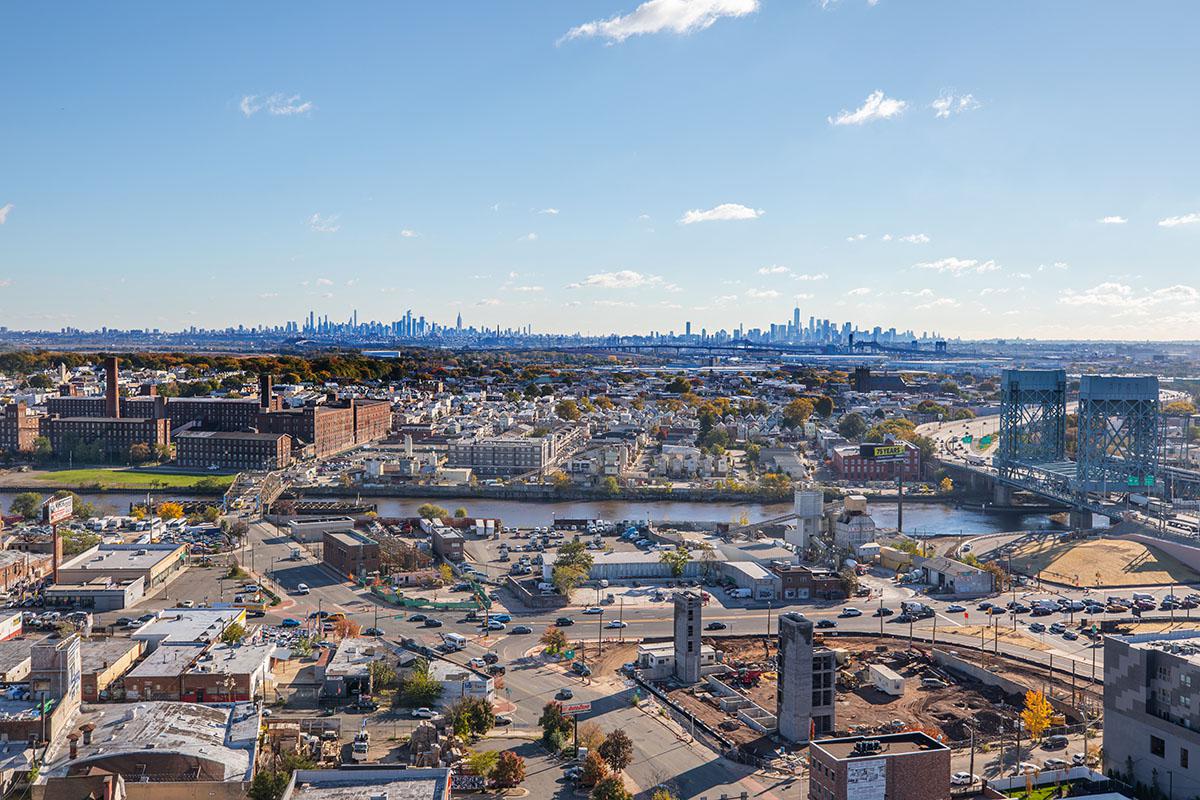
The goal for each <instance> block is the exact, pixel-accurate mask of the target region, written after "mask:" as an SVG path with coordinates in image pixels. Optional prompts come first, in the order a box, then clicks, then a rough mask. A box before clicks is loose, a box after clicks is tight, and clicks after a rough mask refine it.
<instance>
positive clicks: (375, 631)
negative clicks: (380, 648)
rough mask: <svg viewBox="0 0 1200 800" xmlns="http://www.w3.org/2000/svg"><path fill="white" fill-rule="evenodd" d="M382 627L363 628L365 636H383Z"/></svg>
mask: <svg viewBox="0 0 1200 800" xmlns="http://www.w3.org/2000/svg"><path fill="white" fill-rule="evenodd" d="M383 635H384V634H383V629H382V628H363V636H383Z"/></svg>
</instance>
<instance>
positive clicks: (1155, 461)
mask: <svg viewBox="0 0 1200 800" xmlns="http://www.w3.org/2000/svg"><path fill="white" fill-rule="evenodd" d="M1159 412H1160V409H1159V400H1158V378H1157V377H1155V376H1153V375H1149V376H1136V377H1134V376H1124V375H1084V376H1082V377H1081V378H1080V381H1079V444H1078V447H1077V449H1076V457H1075V460H1076V486H1077V488H1078V489H1079V491H1081V492H1128V491H1138V492H1153V491H1154V489H1155V483H1156V479H1157V477H1158V473H1159V443H1160V437H1161V428H1160V420H1159Z"/></svg>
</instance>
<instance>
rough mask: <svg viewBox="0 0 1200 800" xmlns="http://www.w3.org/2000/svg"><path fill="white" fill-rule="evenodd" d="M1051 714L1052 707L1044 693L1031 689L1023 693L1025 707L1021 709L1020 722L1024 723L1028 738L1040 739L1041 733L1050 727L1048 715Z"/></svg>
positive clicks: (1052, 713) (1050, 715)
mask: <svg viewBox="0 0 1200 800" xmlns="http://www.w3.org/2000/svg"><path fill="white" fill-rule="evenodd" d="M1053 715H1054V708H1053V707H1052V706H1051V705H1050V701H1049V700H1047V699H1046V695H1044V694H1042V693H1041V692H1038V691H1034V690H1032V689H1030V690H1029V691H1028V692H1026V693H1025V708H1024V710H1023V711H1021V722H1023V723H1024V724H1025V730H1027V731H1029V736H1030V738H1032V739H1033V740H1034V741H1038V740H1040V739H1041V738H1042V734H1043V733H1045V732H1046V729H1047V728H1049V727H1050V717H1052V716H1053Z"/></svg>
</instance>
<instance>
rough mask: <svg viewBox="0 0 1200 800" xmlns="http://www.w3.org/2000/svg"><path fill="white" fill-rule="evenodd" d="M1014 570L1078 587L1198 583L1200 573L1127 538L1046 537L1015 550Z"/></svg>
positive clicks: (1013, 558)
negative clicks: (1039, 575)
mask: <svg viewBox="0 0 1200 800" xmlns="http://www.w3.org/2000/svg"><path fill="white" fill-rule="evenodd" d="M1012 563H1013V569H1014V570H1016V571H1019V572H1023V573H1025V574H1026V575H1034V574H1037V573H1039V572H1040V573H1041V575H1042V577H1043V578H1045V579H1047V580H1053V581H1059V582H1064V583H1070V584H1073V585H1076V586H1094V585H1097V584H1099V585H1101V586H1114V587H1116V586H1148V585H1150V584H1168V583H1172V582H1174V583H1195V582H1197V581H1200V574H1197V573H1196V572H1195V571H1194V570H1192V569H1190V568H1188V567H1186V566H1184V565H1183V564H1181V563H1180V562H1179V561H1177V560H1176V559H1174V558H1172V557H1171V556H1168V555H1167V554H1166V553H1163V552H1162V551H1160V550H1157V549H1155V548H1153V547H1148V546H1147V545H1144V544H1142V543H1141V542H1132V541H1127V540H1125V539H1095V540H1091V541H1086V542H1069V541H1062V540H1059V539H1052V538H1042V539H1039V540H1037V541H1034V542H1029V543H1027V544H1025V545H1023V546H1021V547H1020V548H1018V549H1017V550H1015V551H1014V552H1013V557H1012Z"/></svg>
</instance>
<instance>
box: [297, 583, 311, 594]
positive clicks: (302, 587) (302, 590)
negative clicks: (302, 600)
mask: <svg viewBox="0 0 1200 800" xmlns="http://www.w3.org/2000/svg"><path fill="white" fill-rule="evenodd" d="M308 591H309V590H308V584H307V583H300V584H297V585H296V594H308Z"/></svg>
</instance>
